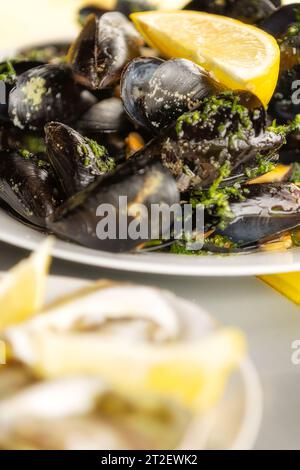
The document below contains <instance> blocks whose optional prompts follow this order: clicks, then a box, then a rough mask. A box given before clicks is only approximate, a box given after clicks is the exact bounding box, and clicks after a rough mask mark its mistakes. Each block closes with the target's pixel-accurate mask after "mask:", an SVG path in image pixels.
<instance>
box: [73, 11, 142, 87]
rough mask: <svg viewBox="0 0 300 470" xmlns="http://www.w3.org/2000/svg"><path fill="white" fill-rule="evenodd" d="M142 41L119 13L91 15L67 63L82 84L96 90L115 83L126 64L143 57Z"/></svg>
mask: <svg viewBox="0 0 300 470" xmlns="http://www.w3.org/2000/svg"><path fill="white" fill-rule="evenodd" d="M142 44H143V41H142V39H141V37H140V36H139V34H138V33H137V31H136V30H135V29H134V27H133V25H132V24H131V23H130V22H129V21H128V20H127V18H126V17H125V16H124V15H122V14H121V13H118V12H112V13H105V14H104V15H102V16H101V17H96V16H95V15H91V16H90V17H89V18H88V19H87V21H86V23H85V25H84V28H83V30H82V32H81V34H80V35H79V37H78V38H77V39H76V41H75V42H74V44H73V45H72V46H71V49H70V51H69V56H68V60H69V63H70V65H71V67H72V69H73V72H74V74H75V77H76V79H77V81H78V82H79V83H81V84H82V85H84V86H86V87H87V88H90V89H92V90H97V89H101V88H106V87H109V86H112V85H113V84H115V83H116V82H117V81H118V79H119V78H120V75H121V72H122V70H123V68H124V67H125V65H126V64H127V62H129V61H130V59H133V58H134V57H137V56H138V55H140V46H141V45H142Z"/></svg>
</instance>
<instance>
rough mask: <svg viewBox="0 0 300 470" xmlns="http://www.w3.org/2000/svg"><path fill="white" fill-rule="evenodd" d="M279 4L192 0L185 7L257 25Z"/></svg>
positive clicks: (268, 0)
mask: <svg viewBox="0 0 300 470" xmlns="http://www.w3.org/2000/svg"><path fill="white" fill-rule="evenodd" d="M280 4H281V2H280V0H243V1H242V2H241V1H239V2H238V1H236V0H221V1H220V0H193V1H191V2H190V3H188V5H187V6H186V7H185V9H187V10H196V11H197V10H198V11H204V12H207V13H214V14H217V15H224V16H229V17H231V18H236V19H239V20H242V21H245V22H247V23H253V24H258V23H260V22H261V21H263V20H264V19H265V18H268V16H270V15H271V14H272V13H273V12H274V11H275V10H276V8H277V7H279V6H280Z"/></svg>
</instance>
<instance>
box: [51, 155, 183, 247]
mask: <svg viewBox="0 0 300 470" xmlns="http://www.w3.org/2000/svg"><path fill="white" fill-rule="evenodd" d="M126 202H127V204H126ZM178 202H179V193H178V189H177V186H176V182H175V181H174V179H173V177H172V175H171V174H170V173H169V171H168V170H166V169H164V168H163V167H162V165H161V163H159V162H158V161H156V160H153V159H152V160H151V159H150V160H149V158H148V156H146V158H141V159H139V160H136V159H130V160H128V161H127V162H126V163H125V164H123V165H121V166H120V167H118V168H117V170H116V171H115V172H114V173H111V174H109V175H106V176H104V177H100V178H99V179H98V180H96V181H95V182H94V183H92V184H91V185H90V186H89V187H88V188H87V189H86V190H84V191H82V192H81V193H79V194H77V195H75V196H74V197H72V198H70V199H69V200H68V201H67V202H66V203H65V204H64V205H63V206H62V207H60V208H59V209H58V211H57V212H56V213H55V215H54V217H51V218H50V219H49V221H48V227H49V229H50V230H51V231H53V233H55V234H57V235H59V236H61V237H63V238H67V239H69V240H71V241H73V242H77V243H80V244H82V245H84V246H87V247H89V248H94V249H98V250H104V251H112V252H122V251H123V252H124V251H130V250H132V249H134V248H135V247H137V246H138V245H140V244H141V243H143V242H144V241H147V240H148V239H149V238H150V236H151V235H150V232H151V233H156V234H157V235H156V238H159V237H160V235H162V236H164V235H165V233H160V232H161V230H160V228H161V223H160V220H158V219H159V217H158V218H155V217H154V220H153V221H152V220H151V217H150V213H151V208H152V204H167V205H168V206H171V205H172V204H174V203H178ZM124 205H125V206H124ZM141 205H143V210H141ZM104 209H105V214H104ZM144 209H146V213H145V210H144ZM120 217H121V218H122V220H123V218H124V220H125V227H123V225H122V224H123V223H122V222H120ZM131 223H133V224H138V225H141V226H142V227H145V226H146V227H147V228H148V230H147V234H145V233H144V230H143V233H142V234H141V237H140V238H139V239H135V238H134V237H133V236H132V237H131V236H130V234H128V233H127V230H128V227H129V225H130V224H131ZM171 223H172V221H171V220H170V224H171ZM107 224H108V226H107ZM120 224H121V225H120ZM169 228H170V227H164V228H163V230H168V229H169ZM107 230H108V231H110V230H111V232H109V233H106V231H107ZM124 230H126V233H122V232H123V231H124Z"/></svg>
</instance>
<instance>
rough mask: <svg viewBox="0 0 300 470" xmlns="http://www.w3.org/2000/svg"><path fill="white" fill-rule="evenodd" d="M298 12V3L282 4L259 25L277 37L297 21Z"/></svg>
mask: <svg viewBox="0 0 300 470" xmlns="http://www.w3.org/2000/svg"><path fill="white" fill-rule="evenodd" d="M298 14H299V3H292V4H290V5H284V6H282V7H281V8H279V9H278V10H276V11H274V13H272V15H270V16H269V17H268V18H266V19H265V20H264V21H263V22H262V23H261V25H260V27H261V28H262V29H264V30H265V31H266V32H267V33H270V34H272V35H273V36H275V37H276V38H277V39H278V38H281V37H282V36H283V35H284V34H285V33H286V32H287V30H288V29H289V27H290V26H292V25H293V24H295V23H297V21H298Z"/></svg>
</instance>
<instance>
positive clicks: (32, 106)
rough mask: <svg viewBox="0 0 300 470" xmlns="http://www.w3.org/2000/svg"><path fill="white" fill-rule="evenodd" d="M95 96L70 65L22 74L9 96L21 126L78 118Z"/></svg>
mask: <svg viewBox="0 0 300 470" xmlns="http://www.w3.org/2000/svg"><path fill="white" fill-rule="evenodd" d="M94 102H95V99H94V97H92V96H90V94H89V93H88V92H86V91H85V92H82V91H81V90H80V89H79V88H78V87H77V85H76V83H75V81H74V78H73V74H72V70H71V69H70V68H69V67H68V66H66V65H49V64H47V65H42V66H40V67H36V68H33V69H30V70H29V71H28V72H25V73H23V74H22V75H20V76H19V77H18V80H17V84H16V86H15V88H13V90H12V91H11V92H10V95H9V107H8V113H9V117H10V119H11V121H12V122H13V124H14V125H15V126H16V127H19V128H21V129H24V128H27V129H32V130H36V129H41V128H43V127H44V125H45V124H46V123H47V122H49V121H53V120H59V121H62V122H71V121H73V120H76V119H77V118H78V117H79V116H80V114H82V112H84V111H85V110H86V109H87V108H88V107H89V106H91V104H92V103H94Z"/></svg>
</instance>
